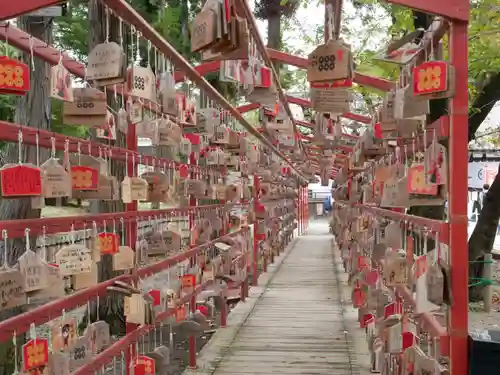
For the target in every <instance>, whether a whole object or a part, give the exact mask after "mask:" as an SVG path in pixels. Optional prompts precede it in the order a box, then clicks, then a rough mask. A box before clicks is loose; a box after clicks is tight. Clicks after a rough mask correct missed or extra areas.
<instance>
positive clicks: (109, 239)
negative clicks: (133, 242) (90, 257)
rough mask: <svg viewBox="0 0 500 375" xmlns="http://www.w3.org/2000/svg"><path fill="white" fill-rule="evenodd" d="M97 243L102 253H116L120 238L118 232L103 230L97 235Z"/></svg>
mask: <svg viewBox="0 0 500 375" xmlns="http://www.w3.org/2000/svg"><path fill="white" fill-rule="evenodd" d="M97 243H98V246H99V251H100V253H101V255H103V254H116V253H117V252H118V249H119V246H120V245H119V238H118V235H117V234H116V233H108V232H102V233H99V234H98V235H97Z"/></svg>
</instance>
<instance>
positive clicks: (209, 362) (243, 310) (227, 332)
mask: <svg viewBox="0 0 500 375" xmlns="http://www.w3.org/2000/svg"><path fill="white" fill-rule="evenodd" d="M304 234H305V233H304ZM299 239H300V236H297V237H295V238H294V239H293V240H292V242H290V243H289V244H288V246H287V248H286V249H285V251H284V252H283V253H281V254H280V256H279V257H276V258H274V260H275V262H274V263H273V264H270V265H269V266H268V268H267V272H266V273H263V274H261V275H260V276H259V279H258V284H257V286H252V287H251V288H250V291H249V296H248V298H247V299H246V300H245V302H239V303H238V304H237V305H236V307H235V308H234V309H233V310H232V311H231V314H229V316H228V318H227V326H226V328H219V329H218V330H217V332H216V333H215V334H214V335H213V336H212V337H211V338H210V340H209V341H208V343H207V344H206V345H205V346H204V347H203V348H202V349H201V351H200V353H199V354H198V355H197V364H198V367H197V368H196V369H190V368H187V369H186V370H184V372H183V375H212V374H213V373H214V372H215V370H216V369H217V366H218V365H219V363H220V362H221V361H222V359H223V358H224V356H225V355H226V353H227V351H228V349H229V347H230V346H231V344H232V343H233V342H234V340H235V339H236V336H237V335H238V332H239V330H240V328H241V327H242V326H243V324H244V323H245V322H246V320H247V319H248V317H249V316H250V314H251V313H252V310H253V309H254V307H255V304H256V303H257V301H258V300H259V299H260V297H261V296H262V294H264V292H265V291H266V289H267V286H268V284H269V283H270V282H271V280H272V279H273V277H274V275H276V274H277V273H278V271H279V269H280V267H281V265H282V264H283V261H284V260H285V259H286V257H287V256H288V254H289V253H290V251H292V250H293V248H294V247H295V246H296V245H297V242H298V240H299Z"/></svg>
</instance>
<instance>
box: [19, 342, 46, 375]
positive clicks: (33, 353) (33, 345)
mask: <svg viewBox="0 0 500 375" xmlns="http://www.w3.org/2000/svg"><path fill="white" fill-rule="evenodd" d="M47 363H49V343H48V341H47V339H32V340H29V341H28V342H27V343H26V344H24V345H23V369H24V371H29V370H32V369H35V368H38V367H41V366H45V365H47Z"/></svg>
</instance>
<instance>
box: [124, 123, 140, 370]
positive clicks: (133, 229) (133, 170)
mask: <svg viewBox="0 0 500 375" xmlns="http://www.w3.org/2000/svg"><path fill="white" fill-rule="evenodd" d="M127 148H128V149H129V150H130V152H131V154H132V155H134V156H131V157H129V158H127V166H126V168H127V174H128V176H130V177H132V176H135V175H136V174H137V162H136V160H135V159H134V158H135V153H136V152H137V148H138V146H137V136H136V130H135V125H134V124H132V123H130V122H129V124H128V128H127ZM137 207H138V205H137V201H136V200H134V201H132V202H130V203H127V205H126V210H127V212H133V211H137ZM137 225H138V223H137V221H134V222H132V221H130V222H129V223H128V228H127V230H128V231H130V235H127V238H128V246H130V248H132V249H135V244H136V242H137ZM124 235H125V233H122V236H124ZM137 327H138V325H137V324H133V323H128V322H127V323H125V332H126V333H130V332H132V331H134V330H135V329H137ZM136 355H137V353H135V345H131V346H130V350H127V351H126V353H125V361H126V363H125V366H126V374H127V375H131V373H130V369H131V364H132V361H133V359H134V357H135V356H136Z"/></svg>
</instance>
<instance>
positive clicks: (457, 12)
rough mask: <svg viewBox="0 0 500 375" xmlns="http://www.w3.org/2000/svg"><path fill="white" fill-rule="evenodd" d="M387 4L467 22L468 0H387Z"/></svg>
mask: <svg viewBox="0 0 500 375" xmlns="http://www.w3.org/2000/svg"><path fill="white" fill-rule="evenodd" d="M387 2H388V3H392V4H398V5H402V6H405V7H407V8H412V9H415V10H419V11H421V12H424V13H430V14H435V15H437V16H442V17H446V18H451V19H455V20H459V21H469V13H470V5H469V0H441V1H434V0H387Z"/></svg>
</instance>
